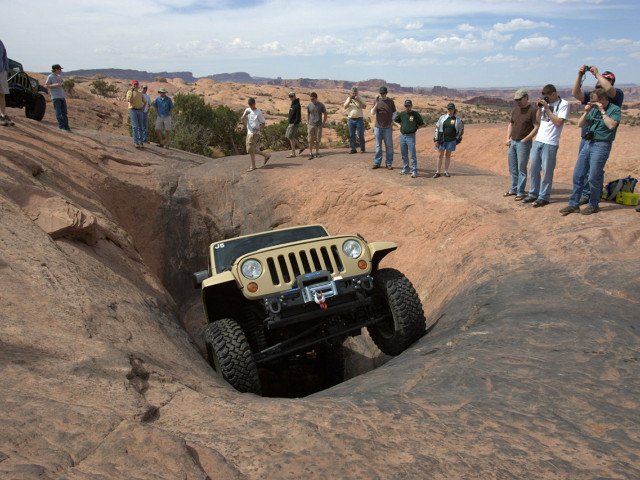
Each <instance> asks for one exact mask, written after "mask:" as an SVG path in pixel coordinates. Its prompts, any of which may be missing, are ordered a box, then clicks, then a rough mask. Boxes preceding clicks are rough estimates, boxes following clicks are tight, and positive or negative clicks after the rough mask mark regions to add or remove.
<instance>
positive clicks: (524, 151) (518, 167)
mask: <svg viewBox="0 0 640 480" xmlns="http://www.w3.org/2000/svg"><path fill="white" fill-rule="evenodd" d="M532 143H533V142H531V140H529V141H528V142H526V143H524V142H521V141H520V140H511V145H510V146H509V156H508V159H509V173H511V189H510V190H509V191H510V192H511V193H517V194H518V195H524V194H525V193H526V190H525V187H526V185H527V165H528V163H529V152H530V151H531V144H532Z"/></svg>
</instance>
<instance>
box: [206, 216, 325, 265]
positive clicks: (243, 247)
mask: <svg viewBox="0 0 640 480" xmlns="http://www.w3.org/2000/svg"><path fill="white" fill-rule="evenodd" d="M328 236H329V234H328V233H327V231H326V230H325V229H324V227H322V226H320V225H312V226H308V227H300V228H292V229H288V230H274V231H273V232H267V233H261V234H258V235H252V236H250V237H244V238H232V239H230V240H225V241H223V242H219V243H217V244H215V245H214V247H213V256H214V260H215V263H216V272H217V273H220V272H223V271H225V270H227V269H228V268H229V267H230V266H231V264H232V263H233V262H234V261H235V259H236V258H238V257H241V256H242V255H244V254H245V253H249V252H255V251H256V250H261V249H263V248H267V247H272V246H274V245H282V244H285V243H291V242H299V241H301V240H311V239H313V238H318V237H328Z"/></svg>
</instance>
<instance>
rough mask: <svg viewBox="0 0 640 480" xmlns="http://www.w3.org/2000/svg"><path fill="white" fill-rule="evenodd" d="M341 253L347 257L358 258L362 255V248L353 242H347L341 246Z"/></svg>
mask: <svg viewBox="0 0 640 480" xmlns="http://www.w3.org/2000/svg"><path fill="white" fill-rule="evenodd" d="M342 251H343V252H344V254H345V255H346V256H347V257H351V258H358V257H359V256H360V255H361V254H362V247H361V246H360V244H359V243H358V242H356V241H355V240H347V241H346V242H344V243H343V244H342Z"/></svg>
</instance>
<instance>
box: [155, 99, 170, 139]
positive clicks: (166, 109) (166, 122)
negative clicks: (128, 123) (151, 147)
mask: <svg viewBox="0 0 640 480" xmlns="http://www.w3.org/2000/svg"><path fill="white" fill-rule="evenodd" d="M158 93H159V94H160V96H159V97H157V98H156V99H155V100H154V101H153V106H154V108H155V109H156V112H158V117H157V118H156V125H155V131H156V137H158V146H159V147H166V148H169V132H171V110H173V101H172V100H171V98H169V96H168V95H167V89H166V88H161V89H160V90H158ZM163 131H164V134H165V141H164V143H163V142H162V132H163Z"/></svg>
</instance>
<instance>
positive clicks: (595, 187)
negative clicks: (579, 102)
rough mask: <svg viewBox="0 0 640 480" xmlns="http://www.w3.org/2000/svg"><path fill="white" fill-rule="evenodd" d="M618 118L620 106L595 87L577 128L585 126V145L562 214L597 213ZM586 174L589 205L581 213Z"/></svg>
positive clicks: (605, 92)
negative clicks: (571, 190) (566, 204)
mask: <svg viewBox="0 0 640 480" xmlns="http://www.w3.org/2000/svg"><path fill="white" fill-rule="evenodd" d="M620 118H621V113H620V107H618V106H617V105H614V104H613V103H612V102H610V101H609V95H608V94H607V91H606V90H605V89H604V88H596V90H595V91H594V92H593V93H592V94H591V101H590V102H589V103H588V104H587V105H586V106H585V107H584V113H583V114H582V117H580V121H579V122H578V127H580V128H582V127H584V126H588V131H587V134H586V135H585V139H586V140H587V141H588V143H586V144H585V145H584V146H583V147H582V149H581V150H580V153H579V154H578V161H577V162H576V166H575V168H574V169H573V193H572V194H571V197H570V198H569V205H568V206H566V207H564V208H563V209H561V210H560V213H561V214H562V215H569V214H570V213H578V212H580V213H582V214H583V215H591V214H592V213H596V212H598V211H600V208H599V206H598V205H599V203H600V197H601V196H602V184H603V183H604V166H605V164H606V163H607V160H608V158H609V154H610V153H611V146H612V144H613V141H614V140H615V138H616V132H617V130H618V125H619V124H620ZM587 175H588V178H589V190H590V195H589V205H588V206H587V207H586V208H585V209H583V210H582V211H580V197H581V196H582V190H583V189H584V182H585V178H587Z"/></svg>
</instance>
